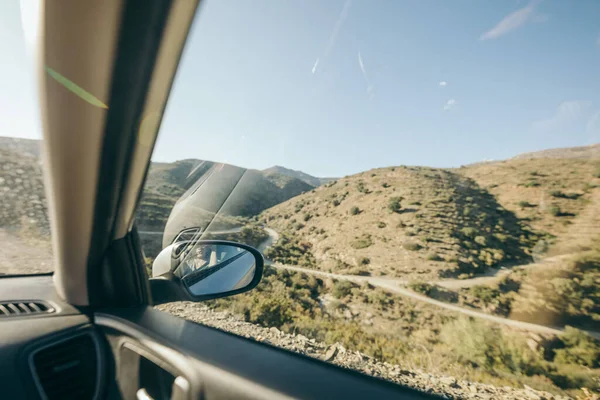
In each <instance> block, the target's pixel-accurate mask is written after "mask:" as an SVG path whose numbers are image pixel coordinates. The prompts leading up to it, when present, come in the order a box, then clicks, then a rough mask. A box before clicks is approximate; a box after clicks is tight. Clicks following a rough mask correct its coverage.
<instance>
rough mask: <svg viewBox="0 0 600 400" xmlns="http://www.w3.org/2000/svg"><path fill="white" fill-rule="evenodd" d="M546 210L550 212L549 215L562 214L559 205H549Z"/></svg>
mask: <svg viewBox="0 0 600 400" xmlns="http://www.w3.org/2000/svg"><path fill="white" fill-rule="evenodd" d="M548 212H549V213H550V215H552V216H554V217H560V216H562V211H561V210H560V207H559V206H550V208H549V209H548Z"/></svg>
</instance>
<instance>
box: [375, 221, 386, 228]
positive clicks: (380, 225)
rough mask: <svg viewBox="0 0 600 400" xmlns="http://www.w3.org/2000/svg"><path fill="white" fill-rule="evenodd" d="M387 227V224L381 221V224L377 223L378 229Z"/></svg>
mask: <svg viewBox="0 0 600 400" xmlns="http://www.w3.org/2000/svg"><path fill="white" fill-rule="evenodd" d="M386 226H387V225H386V224H385V222H382V221H379V222H378V223H377V227H378V228H385V227H386Z"/></svg>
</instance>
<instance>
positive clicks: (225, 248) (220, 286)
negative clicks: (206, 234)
mask: <svg viewBox="0 0 600 400" xmlns="http://www.w3.org/2000/svg"><path fill="white" fill-rule="evenodd" d="M174 274H175V275H177V276H179V277H180V278H181V279H182V281H183V283H184V284H185V286H186V287H187V288H188V290H189V292H190V293H191V294H192V295H194V296H204V295H209V294H218V293H226V292H230V291H233V290H237V289H242V288H245V287H246V286H248V285H250V283H251V282H252V280H253V279H254V276H255V274H256V258H255V256H254V254H252V253H251V252H249V251H248V250H246V249H243V248H241V247H238V246H236V245H235V244H234V243H227V244H223V243H220V244H197V245H196V246H194V248H192V249H190V251H189V252H187V254H186V255H185V258H184V259H183V260H182V261H181V264H180V265H179V266H178V267H177V269H176V270H175V272H174Z"/></svg>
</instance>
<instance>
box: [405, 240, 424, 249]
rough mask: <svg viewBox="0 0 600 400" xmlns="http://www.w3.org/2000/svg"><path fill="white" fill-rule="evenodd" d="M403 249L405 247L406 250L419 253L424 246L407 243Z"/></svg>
mask: <svg viewBox="0 0 600 400" xmlns="http://www.w3.org/2000/svg"><path fill="white" fill-rule="evenodd" d="M402 247H404V248H405V249H406V250H410V251H418V250H421V249H422V248H423V246H421V245H420V244H419V243H415V242H406V243H404V244H403V245H402Z"/></svg>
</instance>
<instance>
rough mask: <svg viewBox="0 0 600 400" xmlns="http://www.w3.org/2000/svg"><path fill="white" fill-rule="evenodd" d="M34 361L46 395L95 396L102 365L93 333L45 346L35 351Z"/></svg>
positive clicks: (53, 396) (55, 396) (37, 375)
mask: <svg viewBox="0 0 600 400" xmlns="http://www.w3.org/2000/svg"><path fill="white" fill-rule="evenodd" d="M32 364H33V370H34V375H35V376H36V378H37V382H38V386H39V389H40V391H41V392H42V394H43V395H45V398H46V399H48V400H54V399H93V398H94V396H95V394H96V390H97V386H98V382H97V381H98V372H99V368H98V354H97V348H96V343H95V341H94V339H93V337H92V336H91V335H89V334H87V333H86V334H83V335H79V336H76V337H73V338H71V339H67V340H64V341H62V342H58V343H56V344H51V345H49V346H47V347H44V348H42V349H41V350H38V351H37V352H35V353H34V354H33V357H32ZM42 397H44V396H42Z"/></svg>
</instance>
